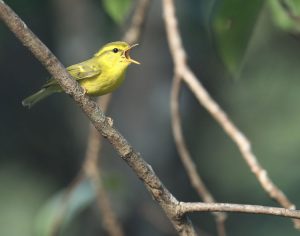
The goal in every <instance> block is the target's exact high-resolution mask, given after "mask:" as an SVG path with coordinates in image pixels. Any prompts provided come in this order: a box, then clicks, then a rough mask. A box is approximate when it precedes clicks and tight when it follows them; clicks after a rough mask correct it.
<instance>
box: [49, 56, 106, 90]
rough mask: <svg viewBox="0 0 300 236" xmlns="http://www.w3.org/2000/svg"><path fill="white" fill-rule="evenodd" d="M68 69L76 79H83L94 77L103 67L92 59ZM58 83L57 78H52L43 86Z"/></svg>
mask: <svg viewBox="0 0 300 236" xmlns="http://www.w3.org/2000/svg"><path fill="white" fill-rule="evenodd" d="M67 71H68V72H69V73H70V75H71V76H72V77H73V78H74V79H75V80H82V79H88V78H92V77H94V76H98V75H100V74H101V69H100V67H99V66H98V65H97V63H96V62H95V61H94V60H93V58H92V59H90V60H87V61H84V62H81V63H78V64H75V65H72V66H69V67H68V68H67ZM53 84H57V82H56V80H54V79H50V80H48V81H47V83H46V84H45V85H44V86H43V87H49V86H50V85H53Z"/></svg>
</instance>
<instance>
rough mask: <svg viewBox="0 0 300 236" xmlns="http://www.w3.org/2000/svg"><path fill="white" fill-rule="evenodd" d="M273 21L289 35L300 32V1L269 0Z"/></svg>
mask: <svg viewBox="0 0 300 236" xmlns="http://www.w3.org/2000/svg"><path fill="white" fill-rule="evenodd" d="M268 3H269V5H270V7H271V9H272V16H273V20H274V22H275V23H276V25H277V26H278V27H280V28H281V29H282V30H285V31H287V32H289V33H299V32H300V1H299V0H276V1H275V0H269V1H268Z"/></svg>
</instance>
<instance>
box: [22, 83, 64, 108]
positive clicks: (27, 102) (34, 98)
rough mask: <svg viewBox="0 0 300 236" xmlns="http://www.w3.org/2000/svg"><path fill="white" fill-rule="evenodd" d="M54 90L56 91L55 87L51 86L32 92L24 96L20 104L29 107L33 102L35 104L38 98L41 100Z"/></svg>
mask: <svg viewBox="0 0 300 236" xmlns="http://www.w3.org/2000/svg"><path fill="white" fill-rule="evenodd" d="M56 92H58V91H57V90H56V89H52V88H51V87H48V88H42V89H41V90H39V91H37V92H36V93H34V94H32V95H31V96H29V97H27V98H25V99H24V100H23V101H22V105H23V106H24V107H28V108H31V107H32V106H33V105H34V104H36V103H37V102H39V101H40V100H42V99H44V98H46V97H48V96H49V95H51V94H53V93H56Z"/></svg>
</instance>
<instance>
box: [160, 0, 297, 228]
mask: <svg viewBox="0 0 300 236" xmlns="http://www.w3.org/2000/svg"><path fill="white" fill-rule="evenodd" d="M163 3H164V19H165V23H166V30H167V36H168V41H169V47H170V52H171V54H172V58H173V61H174V64H175V74H176V75H177V76H179V77H181V78H182V79H183V81H184V82H185V83H186V84H187V86H188V87H189V89H190V90H191V91H192V92H193V94H194V95H195V97H196V98H197V99H198V101H199V103H200V104H202V106H203V107H204V108H205V109H206V110H207V111H208V112H209V113H210V114H211V115H212V117H213V118H214V119H215V120H216V121H217V122H218V124H219V125H220V126H221V127H222V128H223V130H224V131H225V133H226V134H227V135H228V136H229V137H230V138H231V139H232V140H233V141H234V142H235V143H236V145H237V147H238V148H239V150H240V152H241V154H242V156H243V158H244V160H245V161H246V163H247V164H248V166H249V168H250V170H251V171H252V173H253V174H254V175H255V176H256V178H257V179H258V181H259V183H260V184H261V186H262V187H263V189H264V190H265V191H266V192H267V193H268V194H269V196H270V197H271V198H272V199H275V200H276V201H277V202H278V203H279V204H280V205H281V206H283V207H284V208H287V209H295V205H294V204H293V203H291V202H290V200H289V199H288V198H287V197H286V196H285V194H284V193H283V192H282V191H281V190H280V189H279V188H278V187H277V186H276V185H275V184H274V183H273V182H272V180H271V179H270V178H269V177H268V174H267V171H266V170H265V169H264V168H263V167H262V166H261V164H260V163H259V162H258V160H257V158H256V156H255V155H254V153H253V152H252V150H251V145H250V142H249V140H248V139H247V138H246V137H245V135H244V134H243V133H242V132H241V131H240V130H239V129H238V128H237V127H236V126H235V125H234V123H233V122H232V121H231V120H230V119H229V118H228V116H227V115H226V113H225V112H224V111H223V110H222V108H221V107H220V106H219V105H218V104H217V102H216V101H214V100H213V98H212V97H211V96H210V95H209V93H208V92H207V91H206V89H205V88H204V87H203V85H202V84H201V83H200V82H199V80H198V79H197V77H196V76H195V74H194V73H193V72H192V71H191V69H190V68H189V67H188V65H187V64H186V53H185V51H184V48H183V45H182V42H181V37H180V33H179V29H178V23H177V19H176V17H175V7H174V2H173V0H164V1H163ZM293 221H294V226H295V228H297V229H300V221H298V220H293Z"/></svg>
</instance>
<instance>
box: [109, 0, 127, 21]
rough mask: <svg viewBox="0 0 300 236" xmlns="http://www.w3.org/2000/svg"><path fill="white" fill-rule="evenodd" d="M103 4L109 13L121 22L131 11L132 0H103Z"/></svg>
mask: <svg viewBox="0 0 300 236" xmlns="http://www.w3.org/2000/svg"><path fill="white" fill-rule="evenodd" d="M103 6H104V8H105V11H106V12H107V14H108V15H109V16H110V17H111V18H112V19H113V20H114V21H115V22H116V23H117V24H120V23H122V21H123V20H124V18H125V17H126V16H127V14H128V13H129V10H130V6H131V0H103Z"/></svg>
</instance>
